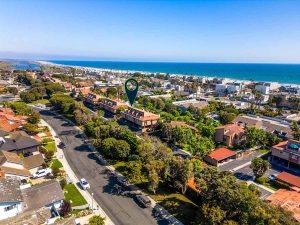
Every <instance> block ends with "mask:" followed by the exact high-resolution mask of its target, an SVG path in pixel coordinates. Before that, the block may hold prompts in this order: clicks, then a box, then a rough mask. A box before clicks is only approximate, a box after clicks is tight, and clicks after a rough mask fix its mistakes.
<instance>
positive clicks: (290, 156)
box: [272, 140, 300, 167]
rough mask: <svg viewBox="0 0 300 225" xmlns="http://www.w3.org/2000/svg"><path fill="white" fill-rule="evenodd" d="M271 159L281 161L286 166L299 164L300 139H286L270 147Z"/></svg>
mask: <svg viewBox="0 0 300 225" xmlns="http://www.w3.org/2000/svg"><path fill="white" fill-rule="evenodd" d="M272 160H273V161H276V160H278V161H283V162H286V163H287V166H288V167H290V166H291V165H296V166H299V165H300V141H296V140H288V141H283V142H280V143H279V144H277V145H274V146H273V147H272Z"/></svg>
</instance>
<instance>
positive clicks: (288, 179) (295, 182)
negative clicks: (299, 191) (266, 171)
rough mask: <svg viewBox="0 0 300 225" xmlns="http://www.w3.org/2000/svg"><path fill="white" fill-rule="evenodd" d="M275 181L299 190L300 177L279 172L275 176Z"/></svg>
mask: <svg viewBox="0 0 300 225" xmlns="http://www.w3.org/2000/svg"><path fill="white" fill-rule="evenodd" d="M276 179H278V180H281V181H283V182H285V183H287V184H289V185H291V186H296V187H298V188H300V177H298V176H295V175H293V174H290V173H287V172H281V173H280V174H278V175H277V177H276Z"/></svg>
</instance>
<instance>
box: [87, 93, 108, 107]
mask: <svg viewBox="0 0 300 225" xmlns="http://www.w3.org/2000/svg"><path fill="white" fill-rule="evenodd" d="M102 98H103V96H101V95H97V94H95V93H91V92H90V93H88V94H87V95H86V96H85V97H84V100H85V101H86V102H88V103H90V104H92V105H95V106H96V105H99V104H100V100H101V99H102Z"/></svg>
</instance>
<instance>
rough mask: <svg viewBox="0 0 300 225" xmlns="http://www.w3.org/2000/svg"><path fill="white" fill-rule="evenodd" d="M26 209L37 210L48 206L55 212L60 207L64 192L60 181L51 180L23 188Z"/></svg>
mask: <svg viewBox="0 0 300 225" xmlns="http://www.w3.org/2000/svg"><path fill="white" fill-rule="evenodd" d="M22 195H23V198H24V209H25V210H37V209H40V208H42V207H47V208H50V209H51V210H53V211H54V212H55V213H57V215H58V212H57V210H58V209H59V208H60V206H61V204H62V202H63V200H64V198H65V197H64V193H63V191H62V189H61V186H60V184H59V182H58V181H56V180H50V181H46V182H43V183H40V184H37V185H34V186H31V187H29V188H25V189H22Z"/></svg>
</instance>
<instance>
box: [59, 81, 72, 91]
mask: <svg viewBox="0 0 300 225" xmlns="http://www.w3.org/2000/svg"><path fill="white" fill-rule="evenodd" d="M61 85H62V86H63V87H64V88H65V89H66V91H72V89H73V85H72V84H71V83H69V82H61Z"/></svg>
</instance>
